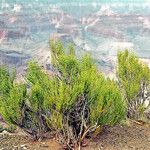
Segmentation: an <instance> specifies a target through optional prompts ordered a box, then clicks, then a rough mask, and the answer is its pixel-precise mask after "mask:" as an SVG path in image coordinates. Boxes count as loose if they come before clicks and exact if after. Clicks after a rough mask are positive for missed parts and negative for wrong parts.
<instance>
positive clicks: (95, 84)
mask: <svg viewBox="0 0 150 150" xmlns="http://www.w3.org/2000/svg"><path fill="white" fill-rule="evenodd" d="M50 44H51V55H52V64H53V67H54V69H53V70H54V72H53V74H52V75H49V74H48V71H45V70H43V69H42V68H41V67H39V66H38V64H37V63H35V62H30V63H29V65H28V70H27V75H26V85H16V84H15V83H14V82H13V81H12V80H11V77H10V75H9V73H8V72H7V71H4V73H1V74H6V75H4V76H5V80H4V81H5V83H3V84H4V85H7V83H9V82H10V83H9V84H10V85H9V84H8V86H6V87H7V88H8V87H10V88H8V89H9V90H7V92H5V91H6V89H7V88H6V87H5V86H3V87H4V88H2V89H1V92H2V94H1V103H2V108H1V110H3V113H2V114H3V116H4V117H5V116H7V117H6V119H7V118H8V120H10V122H11V123H12V124H17V125H19V126H20V127H22V128H23V129H24V130H25V131H27V132H29V133H31V134H32V135H35V137H36V138H42V137H43V136H44V133H45V132H47V131H49V130H51V131H56V134H57V135H61V136H62V137H63V139H64V142H66V144H67V145H68V147H70V146H71V145H72V144H73V145H75V144H78V145H80V144H81V143H82V141H83V139H84V138H85V136H86V135H87V134H88V133H90V132H93V131H95V130H96V129H97V128H99V127H102V126H103V125H114V124H115V123H117V122H119V121H120V120H121V119H123V117H124V112H125V104H124V101H123V99H122V97H121V94H120V92H119V88H118V86H117V84H116V83H115V81H113V80H110V79H109V78H105V77H104V75H103V74H102V73H100V72H99V71H98V69H97V66H96V65H95V63H94V61H93V60H92V58H91V57H90V55H88V54H86V55H84V56H82V57H81V59H78V58H77V57H76V55H75V50H74V48H73V47H69V48H68V49H65V48H64V47H63V45H62V44H61V43H60V42H56V43H55V42H54V41H51V43H50ZM7 76H8V77H7ZM4 81H3V82H4ZM3 91H4V92H3ZM12 104H13V105H12ZM14 104H15V105H14ZM6 106H7V107H6ZM14 110H15V111H14ZM16 110H17V112H16ZM1 112H2V111H1ZM4 113H6V114H7V115H5V114H4ZM10 118H11V119H10Z"/></svg>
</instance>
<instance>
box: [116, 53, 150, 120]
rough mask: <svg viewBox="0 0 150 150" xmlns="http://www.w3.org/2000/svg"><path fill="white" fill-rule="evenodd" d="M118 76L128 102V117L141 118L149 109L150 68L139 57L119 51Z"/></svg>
mask: <svg viewBox="0 0 150 150" xmlns="http://www.w3.org/2000/svg"><path fill="white" fill-rule="evenodd" d="M117 71H118V72H117V73H118V78H119V81H120V84H121V86H122V89H123V93H124V95H125V98H126V100H127V103H128V117H132V118H136V119H139V118H140V117H142V116H143V115H144V112H145V111H146V109H149V106H150V102H149V104H148V105H147V106H145V102H146V101H147V100H148V95H149V86H150V69H149V68H148V66H147V65H146V64H144V63H142V62H140V61H139V59H138V57H137V56H136V55H135V54H133V53H129V52H128V50H126V51H125V52H119V53H118V70H117Z"/></svg>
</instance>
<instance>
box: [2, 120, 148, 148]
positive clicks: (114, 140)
mask: <svg viewBox="0 0 150 150" xmlns="http://www.w3.org/2000/svg"><path fill="white" fill-rule="evenodd" d="M85 143H86V144H85V145H86V146H85V147H83V148H82V149H83V150H150V124H146V123H143V122H134V121H130V122H128V123H126V124H124V125H116V126H115V127H106V128H105V129H104V130H103V131H102V132H101V134H100V135H99V136H98V137H96V138H94V139H86V140H85ZM62 149H63V147H62V146H61V145H60V144H59V143H57V141H56V140H55V139H54V138H53V139H50V140H44V141H40V142H35V141H33V140H32V139H31V138H29V137H27V136H26V135H23V134H18V133H17V134H16V133H15V134H10V133H7V132H6V131H5V132H3V133H1V134H0V150H62Z"/></svg>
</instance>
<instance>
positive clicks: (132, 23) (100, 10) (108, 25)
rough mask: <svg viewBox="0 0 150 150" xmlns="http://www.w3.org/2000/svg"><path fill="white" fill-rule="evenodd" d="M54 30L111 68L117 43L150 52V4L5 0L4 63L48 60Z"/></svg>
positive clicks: (1, 18)
mask: <svg viewBox="0 0 150 150" xmlns="http://www.w3.org/2000/svg"><path fill="white" fill-rule="evenodd" d="M53 34H57V35H58V36H59V38H60V39H61V40H62V41H63V42H64V43H67V42H72V43H74V44H75V45H76V47H77V48H78V49H80V50H81V51H78V52H77V53H78V54H79V55H80V54H81V53H82V52H84V51H90V52H91V53H92V54H93V56H94V58H95V59H96V60H97V62H98V64H99V66H100V68H105V67H108V70H109V71H112V68H113V67H114V63H113V62H112V61H113V58H112V57H115V56H116V52H117V50H118V49H125V48H129V49H135V51H136V52H137V53H138V55H139V57H141V58H147V59H149V58H150V51H149V47H150V42H149V37H150V5H149V4H148V3H146V2H144V1H143V2H138V1H137V2H136V3H133V2H129V1H126V2H122V1H118V2H116V1H115V2H113V1H111V2H110V1H100V0H97V1H91V0H87V1H67V0H66V1H63V2H62V1H60V0H58V1H53V0H51V1H48V0H44V1H43V0H39V1H35V2H31V1H28V0H27V1H23V0H20V1H17V2H16V1H7V3H6V2H4V1H3V2H2V5H1V8H0V52H1V54H0V57H1V63H5V64H11V65H13V66H17V65H16V64H18V63H20V60H21V59H23V60H24V57H25V59H26V61H28V60H30V58H41V57H42V64H43V63H44V62H45V64H46V63H47V58H48V57H49V54H48V49H49V44H48V41H49V38H50V37H52V36H53ZM143 43H144V44H143ZM13 52H14V53H13ZM8 53H9V54H8ZM10 53H11V54H10ZM16 53H19V56H17V57H16ZM43 55H46V56H43ZM26 56H27V57H26ZM44 59H45V60H44ZM10 60H11V61H10ZM21 61H22V60H21ZM21 64H25V61H22V63H21ZM104 70H105V69H104Z"/></svg>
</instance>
